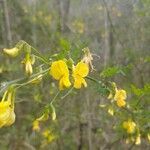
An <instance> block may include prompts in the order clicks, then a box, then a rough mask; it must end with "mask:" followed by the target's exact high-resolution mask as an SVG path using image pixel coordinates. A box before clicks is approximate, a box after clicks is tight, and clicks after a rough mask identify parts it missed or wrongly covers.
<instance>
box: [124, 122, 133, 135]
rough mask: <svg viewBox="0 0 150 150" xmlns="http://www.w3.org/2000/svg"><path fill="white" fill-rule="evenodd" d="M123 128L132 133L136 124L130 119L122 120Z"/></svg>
mask: <svg viewBox="0 0 150 150" xmlns="http://www.w3.org/2000/svg"><path fill="white" fill-rule="evenodd" d="M123 128H124V129H126V131H127V133H129V134H130V133H134V131H135V128H136V124H135V122H133V121H132V120H128V121H124V122H123Z"/></svg>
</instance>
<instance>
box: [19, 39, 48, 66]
mask: <svg viewBox="0 0 150 150" xmlns="http://www.w3.org/2000/svg"><path fill="white" fill-rule="evenodd" d="M21 42H22V43H25V44H27V45H29V46H31V45H30V44H28V43H27V42H26V41H23V40H21ZM31 49H32V50H34V51H35V52H36V53H37V54H38V55H39V56H40V58H41V59H42V61H43V62H45V63H46V64H48V65H49V61H48V60H47V59H45V58H44V57H43V56H42V54H41V53H40V52H39V51H38V50H37V49H35V48H34V47H33V46H31Z"/></svg>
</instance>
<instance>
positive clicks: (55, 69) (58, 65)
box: [50, 60, 71, 90]
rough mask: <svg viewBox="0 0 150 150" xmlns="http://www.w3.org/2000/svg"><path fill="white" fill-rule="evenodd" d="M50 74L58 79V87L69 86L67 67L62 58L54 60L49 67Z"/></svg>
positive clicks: (61, 88)
mask: <svg viewBox="0 0 150 150" xmlns="http://www.w3.org/2000/svg"><path fill="white" fill-rule="evenodd" d="M50 75H52V77H53V78H54V79H55V80H59V89H60V90H63V89H64V88H68V87H70V86H71V83H70V80H69V69H68V67H67V64H66V62H65V61H63V60H58V61H54V62H53V63H52V65H51V68H50Z"/></svg>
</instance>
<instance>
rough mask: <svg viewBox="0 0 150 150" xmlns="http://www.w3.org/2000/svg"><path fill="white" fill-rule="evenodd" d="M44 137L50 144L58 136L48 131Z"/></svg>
mask: <svg viewBox="0 0 150 150" xmlns="http://www.w3.org/2000/svg"><path fill="white" fill-rule="evenodd" d="M42 135H43V137H45V138H46V139H47V142H48V143H50V142H52V141H53V140H54V139H56V136H55V135H54V134H53V132H52V131H51V130H49V129H46V130H44V131H43V133H42Z"/></svg>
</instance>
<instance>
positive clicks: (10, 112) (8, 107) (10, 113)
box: [0, 93, 15, 128]
mask: <svg viewBox="0 0 150 150" xmlns="http://www.w3.org/2000/svg"><path fill="white" fill-rule="evenodd" d="M7 98H8V99H7V100H5V98H3V99H2V101H1V102H0V128H1V127H3V126H10V125H12V124H13V123H14V122H15V113H14V104H13V103H14V102H12V99H11V98H12V93H8V97H7Z"/></svg>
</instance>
